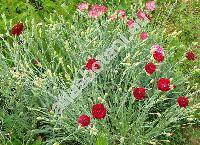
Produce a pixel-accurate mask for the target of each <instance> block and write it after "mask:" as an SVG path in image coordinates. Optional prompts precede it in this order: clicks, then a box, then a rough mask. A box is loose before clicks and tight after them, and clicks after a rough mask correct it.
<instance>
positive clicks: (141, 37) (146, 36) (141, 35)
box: [140, 32, 148, 40]
mask: <svg viewBox="0 0 200 145" xmlns="http://www.w3.org/2000/svg"><path fill="white" fill-rule="evenodd" d="M147 38H148V34H147V33H146V32H142V33H141V34H140V39H141V40H146V39H147Z"/></svg>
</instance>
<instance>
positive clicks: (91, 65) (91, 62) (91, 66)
mask: <svg viewBox="0 0 200 145" xmlns="http://www.w3.org/2000/svg"><path fill="white" fill-rule="evenodd" d="M85 68H86V69H87V70H93V71H94V70H96V69H100V64H98V63H97V60H96V59H94V58H91V59H88V61H87V63H86V65H85Z"/></svg>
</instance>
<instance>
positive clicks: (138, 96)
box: [133, 88, 146, 100]
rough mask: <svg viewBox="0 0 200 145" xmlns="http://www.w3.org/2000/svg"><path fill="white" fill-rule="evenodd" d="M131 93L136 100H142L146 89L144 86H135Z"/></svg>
mask: <svg viewBox="0 0 200 145" xmlns="http://www.w3.org/2000/svg"><path fill="white" fill-rule="evenodd" d="M133 95H134V97H135V99H136V100H142V99H143V98H144V96H145V95H146V90H145V88H135V89H134V90H133Z"/></svg>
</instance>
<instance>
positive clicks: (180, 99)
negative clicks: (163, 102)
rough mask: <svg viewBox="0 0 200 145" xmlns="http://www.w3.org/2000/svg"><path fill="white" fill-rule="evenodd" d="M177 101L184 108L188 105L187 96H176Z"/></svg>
mask: <svg viewBox="0 0 200 145" xmlns="http://www.w3.org/2000/svg"><path fill="white" fill-rule="evenodd" d="M177 102H178V105H179V106H180V107H184V108H186V107H187V106H188V103H189V100H188V98H187V97H183V96H180V97H178V99H177Z"/></svg>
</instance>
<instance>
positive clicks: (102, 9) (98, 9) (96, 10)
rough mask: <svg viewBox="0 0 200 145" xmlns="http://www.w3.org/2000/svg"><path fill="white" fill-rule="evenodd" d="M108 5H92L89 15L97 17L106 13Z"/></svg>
mask: <svg viewBox="0 0 200 145" xmlns="http://www.w3.org/2000/svg"><path fill="white" fill-rule="evenodd" d="M106 11H107V7H106V6H100V5H97V4H95V5H92V6H91V8H90V11H89V13H88V15H89V17H91V18H94V19H97V18H99V17H100V16H101V15H103V14H104V13H106Z"/></svg>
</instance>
